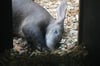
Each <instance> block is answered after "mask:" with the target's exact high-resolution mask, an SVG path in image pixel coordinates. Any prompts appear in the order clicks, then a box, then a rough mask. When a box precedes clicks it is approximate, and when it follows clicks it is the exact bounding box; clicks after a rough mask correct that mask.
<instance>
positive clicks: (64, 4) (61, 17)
mask: <svg viewBox="0 0 100 66" xmlns="http://www.w3.org/2000/svg"><path fill="white" fill-rule="evenodd" d="M66 9H67V1H66V0H61V4H60V5H59V6H58V7H57V16H58V19H57V21H59V20H64V18H65V15H66Z"/></svg>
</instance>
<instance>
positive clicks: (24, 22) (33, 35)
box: [12, 0, 66, 51]
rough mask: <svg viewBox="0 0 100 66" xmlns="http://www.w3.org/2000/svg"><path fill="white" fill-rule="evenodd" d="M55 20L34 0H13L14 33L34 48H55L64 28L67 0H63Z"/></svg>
mask: <svg viewBox="0 0 100 66" xmlns="http://www.w3.org/2000/svg"><path fill="white" fill-rule="evenodd" d="M61 1H62V2H61V4H60V5H59V6H58V8H57V15H58V19H57V20H55V19H54V18H53V17H52V16H51V15H50V14H49V12H48V11H47V10H45V9H44V8H43V7H42V6H40V5H38V4H37V3H35V2H33V1H32V0H12V14H13V33H14V34H15V35H19V36H21V37H24V38H25V39H26V40H27V42H28V43H29V44H30V45H31V46H32V48H37V49H40V50H41V51H43V50H50V51H53V50H55V46H56V45H57V44H58V43H59V41H60V40H61V37H62V33H63V30H64V26H63V24H64V19H65V14H66V0H61Z"/></svg>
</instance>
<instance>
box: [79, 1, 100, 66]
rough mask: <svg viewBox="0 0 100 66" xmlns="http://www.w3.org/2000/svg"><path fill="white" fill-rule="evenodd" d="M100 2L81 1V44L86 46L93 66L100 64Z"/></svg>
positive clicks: (89, 60) (88, 59)
mask: <svg viewBox="0 0 100 66" xmlns="http://www.w3.org/2000/svg"><path fill="white" fill-rule="evenodd" d="M99 7H100V4H99V0H80V23H79V24H80V30H79V33H80V34H79V44H85V46H86V48H87V50H88V52H89V55H88V56H87V61H88V62H89V63H91V66H96V65H97V64H99V62H98V61H99V59H98V58H99V57H100V54H99V50H100V49H99V48H100V45H99V44H100V40H99V39H100V32H99V31H100V26H99V25H100V24H99V21H100V18H99V17H100V15H99V12H100V10H99V9H98V8H99Z"/></svg>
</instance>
